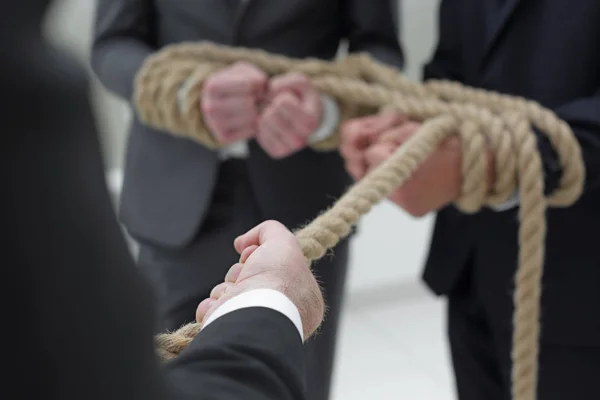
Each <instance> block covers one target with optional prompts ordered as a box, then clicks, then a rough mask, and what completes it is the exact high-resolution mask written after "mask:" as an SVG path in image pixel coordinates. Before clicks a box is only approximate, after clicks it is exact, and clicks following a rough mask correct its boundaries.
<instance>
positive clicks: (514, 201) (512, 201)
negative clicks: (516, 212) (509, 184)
mask: <svg viewBox="0 0 600 400" xmlns="http://www.w3.org/2000/svg"><path fill="white" fill-rule="evenodd" d="M518 205H519V191H518V190H517V191H516V192H515V193H513V195H512V196H511V197H510V198H509V199H508V200H506V201H505V202H504V203H502V204H496V205H490V208H491V209H492V210H494V211H498V212H502V211H507V210H510V209H511V208H515V207H517V206H518Z"/></svg>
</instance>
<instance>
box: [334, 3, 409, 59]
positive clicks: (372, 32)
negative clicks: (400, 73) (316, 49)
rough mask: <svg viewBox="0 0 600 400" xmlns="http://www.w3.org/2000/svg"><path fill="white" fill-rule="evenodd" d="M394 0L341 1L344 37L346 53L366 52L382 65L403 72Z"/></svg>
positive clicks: (402, 57)
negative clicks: (391, 66)
mask: <svg viewBox="0 0 600 400" xmlns="http://www.w3.org/2000/svg"><path fill="white" fill-rule="evenodd" d="M397 4H398V2H397V1H394V0H372V1H365V0H343V1H342V7H343V15H344V18H345V21H344V22H345V23H344V27H345V36H346V38H347V39H348V51H349V52H351V53H352V52H367V53H370V54H371V55H372V56H373V57H374V58H375V59H377V60H378V61H380V62H382V63H386V64H390V65H394V66H397V67H398V68H402V67H403V66H404V54H403V52H402V49H401V47H400V44H399V41H398V35H399V33H398V23H397V18H396V15H397V9H398V6H397Z"/></svg>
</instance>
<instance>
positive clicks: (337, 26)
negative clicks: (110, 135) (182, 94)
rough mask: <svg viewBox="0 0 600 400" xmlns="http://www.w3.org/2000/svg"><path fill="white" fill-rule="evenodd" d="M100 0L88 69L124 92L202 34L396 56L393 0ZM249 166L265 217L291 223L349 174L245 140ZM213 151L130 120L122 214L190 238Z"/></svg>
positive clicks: (176, 241) (133, 222)
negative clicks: (175, 47) (169, 49)
mask: <svg viewBox="0 0 600 400" xmlns="http://www.w3.org/2000/svg"><path fill="white" fill-rule="evenodd" d="M240 3H242V2H240V1H239V0H154V1H152V0H98V6H97V15H96V24H95V31H94V39H93V49H92V67H93V70H94V71H95V73H96V75H97V76H98V78H99V79H100V81H101V82H102V83H103V85H104V86H105V87H106V88H107V89H108V90H110V91H112V92H113V93H115V94H117V95H119V96H121V97H122V98H124V99H126V100H129V99H130V98H131V96H132V92H133V80H134V76H135V74H136V72H137V71H138V69H139V67H140V65H141V64H142V62H143V61H144V59H145V58H146V57H147V56H148V55H149V54H151V53H152V52H155V51H157V50H159V49H160V48H161V47H162V46H165V45H167V44H170V43H177V42H182V41H199V40H209V41H212V42H216V43H221V44H225V45H231V46H244V47H251V48H261V49H264V50H267V51H269V52H273V53H279V54H284V55H287V56H291V57H300V58H302V57H309V56H310V57H319V58H323V59H331V58H333V57H334V56H335V54H336V52H337V50H338V47H339V43H340V41H341V40H342V39H347V40H348V42H349V51H351V52H354V51H367V52H369V53H371V54H372V55H373V56H375V57H376V58H378V59H379V60H380V61H383V62H386V63H390V64H393V65H397V66H398V67H401V66H402V64H403V56H402V52H401V50H400V47H399V44H398V40H397V29H396V24H395V18H394V13H395V8H396V7H395V5H393V4H392V2H391V0H370V1H366V0H249V1H246V2H244V3H243V4H242V5H240ZM248 164H249V165H248V168H249V173H250V177H251V179H252V184H253V188H254V191H255V193H256V196H257V200H258V203H259V206H260V207H261V210H262V211H263V213H264V216H265V218H274V219H277V220H279V221H281V222H282V223H284V224H286V225H288V226H290V227H291V228H295V227H297V226H298V225H300V224H304V223H306V222H307V221H309V220H310V219H312V218H313V217H314V216H315V215H317V213H319V212H320V211H322V210H323V209H324V208H326V207H328V206H329V205H330V204H331V202H332V201H333V200H334V199H336V198H337V197H339V196H340V195H341V194H342V193H343V192H344V190H345V189H346V187H347V186H348V185H349V183H350V180H349V177H348V176H347V174H346V173H345V171H344V167H343V162H342V159H341V157H340V156H339V155H338V154H337V153H335V152H331V153H317V152H314V151H312V150H305V151H302V152H299V153H298V154H295V155H293V156H291V157H289V158H286V159H284V160H278V161H276V160H273V159H271V158H270V157H269V156H268V155H266V153H264V152H263V151H262V149H260V148H259V147H258V146H257V145H256V143H254V142H251V143H250V157H249V160H248ZM218 167H219V160H218V157H217V153H215V152H213V151H210V150H207V149H205V148H203V147H201V146H199V145H197V144H195V143H193V142H191V141H189V140H186V139H181V138H176V137H173V136H170V135H166V134H164V133H163V132H158V131H156V130H155V129H152V128H150V127H148V126H144V125H142V124H141V123H140V122H139V120H137V119H136V118H134V119H133V122H132V125H131V127H130V137H129V143H128V146H127V153H126V163H125V179H124V187H123V191H122V197H121V207H120V217H121V220H122V222H123V223H124V225H125V226H126V227H127V229H128V231H129V233H130V234H131V235H132V236H133V237H134V238H136V239H137V240H139V241H143V242H146V243H153V244H158V245H162V246H168V247H174V248H177V247H181V246H185V245H186V244H187V243H189V242H190V241H191V240H192V239H193V238H194V235H195V234H196V232H197V230H198V229H199V227H200V225H201V223H202V221H203V219H204V215H205V213H206V211H207V208H208V207H209V205H210V199H211V194H212V190H213V187H214V184H215V178H216V172H217V170H218Z"/></svg>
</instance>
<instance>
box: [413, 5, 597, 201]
mask: <svg viewBox="0 0 600 400" xmlns="http://www.w3.org/2000/svg"><path fill="white" fill-rule="evenodd" d="M456 3H457V1H456V0H442V2H441V4H440V9H439V15H438V28H439V35H438V43H437V46H436V48H435V51H434V55H433V57H432V59H431V60H430V61H429V62H428V63H427V64H426V65H425V67H424V69H423V79H424V80H428V79H447V80H454V81H458V82H462V81H464V76H463V73H462V69H463V67H462V43H461V37H460V34H459V28H460V22H459V21H461V19H460V18H459V15H458V14H457V13H458V11H459V9H460V8H459V5H458V4H456ZM553 111H555V112H556V113H557V115H558V116H559V117H560V118H561V119H563V120H564V121H566V122H567V123H568V124H569V125H570V126H571V128H572V129H573V131H574V132H575V135H576V136H577V139H578V140H579V143H580V145H581V148H582V151H583V155H584V161H585V166H586V190H587V189H589V188H595V187H597V186H598V185H599V184H600V90H598V92H597V93H596V94H595V95H593V96H590V97H588V98H584V99H579V100H576V101H572V102H570V103H568V104H565V105H563V106H561V107H558V108H556V109H555V110H553ZM535 133H536V136H537V139H538V140H537V141H538V150H539V151H540V154H541V156H542V163H543V169H544V177H545V179H544V181H545V182H544V183H545V192H546V194H550V193H552V192H553V191H554V190H556V188H558V186H559V184H560V179H561V176H562V170H561V168H560V161H559V158H558V154H557V153H556V151H555V150H554V148H553V147H552V144H551V143H550V141H549V140H548V138H547V137H546V135H545V134H543V133H541V132H537V131H535Z"/></svg>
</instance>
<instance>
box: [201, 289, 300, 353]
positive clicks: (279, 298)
mask: <svg viewBox="0 0 600 400" xmlns="http://www.w3.org/2000/svg"><path fill="white" fill-rule="evenodd" d="M249 307H265V308H270V309H271V310H275V311H278V312H280V313H281V314H283V315H285V316H286V317H288V319H289V320H290V321H292V323H293V324H294V325H295V326H296V329H297V330H298V333H299V334H300V339H302V341H303V342H304V331H303V327H302V319H301V318H300V312H299V311H298V308H297V307H296V306H295V305H294V303H292V301H291V300H290V299H288V298H287V297H286V296H285V295H284V294H283V293H281V292H278V291H277V290H273V289H255V290H250V291H248V292H244V293H242V294H239V295H237V296H235V297H232V298H231V299H229V300H227V301H226V302H225V303H223V304H221V305H220V306H219V308H217V309H216V310H215V311H214V312H213V313H212V314H211V315H210V317H209V318H208V319H207V320H206V321H205V322H204V324H203V325H202V329H204V328H206V327H207V326H208V325H210V324H211V323H212V322H214V321H215V320H216V319H217V318H220V317H222V316H224V315H226V314H228V313H230V312H233V311H236V310H240V309H243V308H249Z"/></svg>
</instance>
